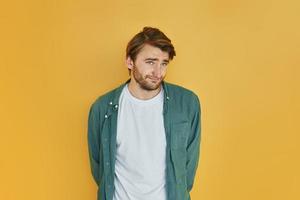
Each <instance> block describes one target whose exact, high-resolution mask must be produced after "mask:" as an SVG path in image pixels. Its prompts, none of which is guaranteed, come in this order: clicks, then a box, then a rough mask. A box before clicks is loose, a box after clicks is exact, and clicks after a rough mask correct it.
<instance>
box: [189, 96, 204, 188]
mask: <svg viewBox="0 0 300 200" xmlns="http://www.w3.org/2000/svg"><path fill="white" fill-rule="evenodd" d="M193 105H194V109H193V111H194V114H193V116H192V122H191V133H190V137H189V139H188V145H187V162H186V169H187V190H188V191H189V192H190V191H191V190H192V187H193V184H194V179H195V174H196V170H197V167H198V162H199V153H200V139H201V108H200V102H199V99H198V97H197V96H196V97H195V100H194V103H193Z"/></svg>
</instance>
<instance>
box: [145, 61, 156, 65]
mask: <svg viewBox="0 0 300 200" xmlns="http://www.w3.org/2000/svg"><path fill="white" fill-rule="evenodd" d="M146 63H148V64H150V65H154V62H153V61H147V62H146Z"/></svg>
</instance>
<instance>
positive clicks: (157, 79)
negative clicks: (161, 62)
mask: <svg viewBox="0 0 300 200" xmlns="http://www.w3.org/2000/svg"><path fill="white" fill-rule="evenodd" d="M148 78H149V79H150V80H151V81H154V82H158V81H160V78H156V77H148Z"/></svg>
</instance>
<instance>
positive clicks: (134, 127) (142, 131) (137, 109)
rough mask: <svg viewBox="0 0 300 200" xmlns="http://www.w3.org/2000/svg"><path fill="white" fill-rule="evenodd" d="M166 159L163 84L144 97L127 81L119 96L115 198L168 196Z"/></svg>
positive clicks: (136, 199) (134, 199)
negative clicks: (155, 92) (148, 96)
mask: <svg viewBox="0 0 300 200" xmlns="http://www.w3.org/2000/svg"><path fill="white" fill-rule="evenodd" d="M165 159H166V136H165V129H164V123H163V88H162V89H161V91H160V93H159V94H157V95H156V96H155V97H153V98H151V99H149V100H140V99H137V98H135V97H134V96H132V95H131V93H130V92H129V90H128V86H127V85H126V86H125V87H124V89H123V91H122V93H121V96H120V100H119V111H118V126H117V150H116V165H115V179H114V184H115V193H114V197H113V200H166V199H167V196H166V171H165V170H166V161H165Z"/></svg>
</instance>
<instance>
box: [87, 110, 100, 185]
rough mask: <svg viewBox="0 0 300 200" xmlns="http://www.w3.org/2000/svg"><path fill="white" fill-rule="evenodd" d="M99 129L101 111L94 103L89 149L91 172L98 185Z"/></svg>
mask: <svg viewBox="0 0 300 200" xmlns="http://www.w3.org/2000/svg"><path fill="white" fill-rule="evenodd" d="M99 131H100V119H99V112H96V110H95V106H94V105H92V106H91V108H90V111H89V117H88V150H89V159H90V167H91V172H92V175H93V178H94V180H95V182H96V183H97V185H98V186H99V178H100V174H99V173H100V162H99V151H100V139H99V137H100V136H99Z"/></svg>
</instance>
